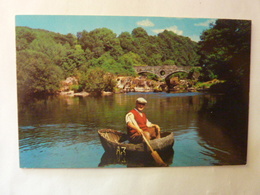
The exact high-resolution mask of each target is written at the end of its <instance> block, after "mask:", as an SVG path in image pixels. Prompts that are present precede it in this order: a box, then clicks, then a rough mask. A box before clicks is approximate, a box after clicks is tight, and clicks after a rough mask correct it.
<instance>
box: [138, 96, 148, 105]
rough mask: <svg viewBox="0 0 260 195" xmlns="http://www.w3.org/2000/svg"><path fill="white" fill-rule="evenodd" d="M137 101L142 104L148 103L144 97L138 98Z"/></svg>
mask: <svg viewBox="0 0 260 195" xmlns="http://www.w3.org/2000/svg"><path fill="white" fill-rule="evenodd" d="M136 102H137V103H140V104H147V101H146V99H144V98H142V97H139V98H137V100H136Z"/></svg>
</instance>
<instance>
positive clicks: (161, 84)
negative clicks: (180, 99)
mask: <svg viewBox="0 0 260 195" xmlns="http://www.w3.org/2000/svg"><path fill="white" fill-rule="evenodd" d="M218 83H223V82H222V81H219V80H217V79H214V80H212V81H208V82H197V81H194V80H188V79H180V78H178V77H173V78H171V79H170V80H168V81H155V80H152V79H148V78H147V77H145V76H139V77H130V76H119V77H117V78H116V82H115V87H114V88H113V91H100V92H87V91H78V90H77V89H78V87H75V86H78V81H77V79H76V78H74V77H69V78H67V79H66V80H65V81H63V82H62V87H61V90H60V93H59V95H65V96H75V97H77V96H81V97H86V96H98V95H101V96H109V95H113V94H115V93H128V92H144V93H145V92H170V91H175V92H198V91H207V90H209V89H210V87H211V86H212V85H215V84H218Z"/></svg>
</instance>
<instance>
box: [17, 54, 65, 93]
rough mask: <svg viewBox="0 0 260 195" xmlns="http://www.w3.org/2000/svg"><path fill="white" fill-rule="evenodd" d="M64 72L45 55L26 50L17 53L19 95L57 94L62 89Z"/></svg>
mask: <svg viewBox="0 0 260 195" xmlns="http://www.w3.org/2000/svg"><path fill="white" fill-rule="evenodd" d="M61 79H62V71H61V69H60V67H58V66H56V65H54V64H52V63H51V60H50V59H49V58H48V56H46V55H45V54H43V53H40V52H36V51H31V50H25V51H20V52H17V85H18V94H19V95H21V96H23V95H31V94H43V93H48V94H52V93H55V92H56V91H57V90H58V89H59V87H60V81H61Z"/></svg>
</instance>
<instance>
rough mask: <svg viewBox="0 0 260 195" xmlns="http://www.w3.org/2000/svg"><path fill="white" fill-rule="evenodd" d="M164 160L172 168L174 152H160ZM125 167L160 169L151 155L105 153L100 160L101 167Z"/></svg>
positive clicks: (171, 150)
mask: <svg viewBox="0 0 260 195" xmlns="http://www.w3.org/2000/svg"><path fill="white" fill-rule="evenodd" d="M158 154H159V155H160V157H161V158H162V160H163V161H164V162H165V163H166V164H167V165H168V166H170V165H171V164H172V163H173V156H174V150H173V149H172V148H171V149H168V150H166V151H162V152H158ZM119 164H120V165H124V166H126V167H158V165H157V164H156V163H155V161H154V159H153V158H152V156H151V154H150V153H138V152H134V153H127V154H126V155H125V154H116V152H115V151H114V152H113V151H111V152H105V153H104V154H103V156H102V157H101V159H100V163H99V165H98V166H99V167H109V166H113V165H119Z"/></svg>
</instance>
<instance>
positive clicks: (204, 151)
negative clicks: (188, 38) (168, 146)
mask: <svg viewBox="0 0 260 195" xmlns="http://www.w3.org/2000/svg"><path fill="white" fill-rule="evenodd" d="M139 96H143V97H144V98H146V99H147V100H148V104H147V106H146V110H145V112H146V114H147V116H148V118H149V120H150V121H152V122H153V123H156V124H159V125H160V126H161V128H162V131H168V132H174V135H175V144H174V147H173V149H174V160H173V152H172V155H166V159H165V160H166V161H167V162H168V165H169V166H205V165H226V164H244V163H245V162H246V143H247V139H246V138H247V126H246V124H247V118H246V117H247V112H246V113H244V115H242V114H241V113H240V114H239V115H236V114H233V113H234V112H237V110H233V111H232V112H231V111H230V112H227V110H225V109H223V106H222V107H221V106H220V102H225V101H223V96H221V95H209V94H201V93H181V94H178V93H128V94H115V95H113V96H109V97H99V98H94V97H84V98H81V97H49V98H45V99H40V100H39V99H38V100H31V101H29V102H28V101H27V102H19V141H20V164H21V167H46V168H48V167H50V168H56V167H72V168H76V167H79V168H80V167H98V166H99V167H104V166H105V167H132V166H154V164H153V160H152V159H149V157H145V159H146V160H145V161H143V160H142V159H143V158H141V157H139V158H138V159H139V160H138V161H137V162H136V159H135V160H134V161H133V159H131V158H128V159H125V161H124V160H123V161H122V159H118V158H114V156H113V155H108V154H106V153H104V149H103V148H102V146H101V143H100V141H99V137H98V134H97V131H98V130H99V129H105V128H109V129H115V130H120V131H126V130H125V122H124V117H125V114H126V113H127V112H128V111H129V110H131V109H132V108H133V107H134V104H135V100H136V98H137V97H139ZM227 107H228V106H227ZM236 107H238V110H239V105H236ZM224 108H225V106H224ZM222 110H223V111H222ZM242 111H243V109H241V112H242ZM236 117H240V118H239V123H238V124H237V123H236V121H237V118H236ZM226 121H228V122H226ZM241 121H242V122H241ZM161 155H164V154H161ZM167 157H169V158H168V159H167ZM147 159H148V161H147Z"/></svg>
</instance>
